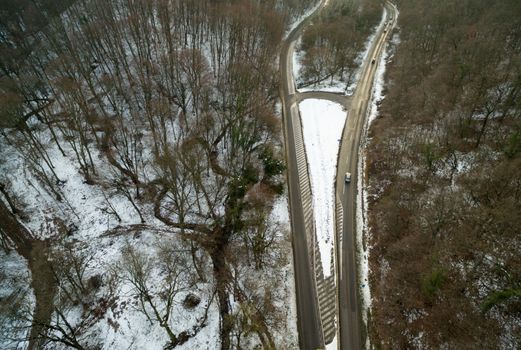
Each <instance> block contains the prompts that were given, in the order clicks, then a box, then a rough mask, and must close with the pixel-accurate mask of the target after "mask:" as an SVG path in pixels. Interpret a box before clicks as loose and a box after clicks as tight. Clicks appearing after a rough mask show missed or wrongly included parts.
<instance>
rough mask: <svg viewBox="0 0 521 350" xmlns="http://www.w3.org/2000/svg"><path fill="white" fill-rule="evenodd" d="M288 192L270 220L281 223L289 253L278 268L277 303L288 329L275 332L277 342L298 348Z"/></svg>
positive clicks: (291, 347)
mask: <svg viewBox="0 0 521 350" xmlns="http://www.w3.org/2000/svg"><path fill="white" fill-rule="evenodd" d="M287 194H288V192H287V191H286V192H285V194H284V195H283V196H280V197H279V198H278V199H277V200H276V201H275V203H274V205H273V209H272V211H271V214H270V218H269V222H270V223H278V224H279V225H280V231H279V234H281V235H282V237H281V238H282V239H283V242H285V248H286V249H284V251H285V252H287V253H288V256H287V264H285V265H284V266H282V267H281V268H280V269H279V270H278V281H277V282H279V281H280V284H279V287H278V288H277V289H276V291H277V293H279V298H278V299H279V300H281V301H282V303H281V304H280V305H277V306H278V307H279V309H280V310H284V311H283V312H284V313H285V318H286V329H285V330H284V329H281V330H280V331H281V332H280V333H279V332H276V333H275V334H274V336H275V339H276V344H278V345H279V346H280V347H283V348H285V349H298V330H297V300H296V293H295V277H294V267H293V254H292V248H291V238H290V237H289V236H290V232H291V225H290V221H289V220H290V219H289V205H288V197H287Z"/></svg>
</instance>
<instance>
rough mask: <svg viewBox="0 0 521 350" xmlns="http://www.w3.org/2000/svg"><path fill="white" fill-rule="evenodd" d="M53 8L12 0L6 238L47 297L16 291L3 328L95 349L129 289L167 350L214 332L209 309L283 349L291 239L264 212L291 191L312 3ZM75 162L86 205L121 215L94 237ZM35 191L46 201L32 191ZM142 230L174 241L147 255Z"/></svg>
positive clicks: (4, 42)
mask: <svg viewBox="0 0 521 350" xmlns="http://www.w3.org/2000/svg"><path fill="white" fill-rule="evenodd" d="M57 3H58V2H56V1H8V2H6V3H5V4H4V3H2V6H1V7H2V8H1V9H0V10H1V12H0V14H1V17H2V20H1V31H0V34H1V35H0V45H1V46H0V71H1V73H0V128H1V129H0V131H1V136H0V139H1V145H2V148H3V150H2V151H1V152H0V159H1V161H0V166H1V167H2V169H3V170H2V171H0V190H1V193H2V195H1V198H2V199H1V200H0V209H1V212H0V217H1V219H0V227H1V230H0V243H1V247H2V249H3V250H4V251H5V252H8V251H10V250H12V249H16V251H18V253H20V254H21V255H22V256H24V257H25V258H27V261H28V264H29V268H30V270H31V273H32V281H31V282H30V283H31V285H32V287H33V288H34V291H35V303H36V307H35V308H34V313H33V311H32V308H31V307H29V306H28V305H27V303H26V301H25V299H24V298H22V297H21V295H22V294H23V293H22V292H21V291H20V290H17V291H16V292H15V293H13V294H11V295H8V296H5V295H3V296H2V298H1V300H0V301H1V308H0V310H1V311H2V312H1V317H0V321H2V322H3V326H2V332H0V333H1V334H0V335H2V336H6V337H10V338H11V340H12V343H11V346H13V347H15V346H16V344H18V343H19V342H20V341H22V340H23V339H17V336H16V334H17V333H9V332H10V331H11V330H12V329H10V328H9V327H11V326H12V327H17V326H18V327H22V328H23V327H24V325H25V327H27V325H32V327H31V329H30V332H29V333H28V337H29V348H31V349H33V348H40V347H42V346H43V347H47V348H49V349H50V348H52V349H55V348H56V347H57V346H66V347H72V348H76V349H86V348H98V347H100V346H103V344H102V343H100V342H101V341H102V339H99V338H97V336H96V334H95V333H94V334H93V333H92V332H93V331H92V329H94V328H95V325H96V324H97V322H98V321H100V320H101V319H103V317H104V316H105V314H106V312H107V310H108V309H112V310H114V308H117V306H118V302H117V299H118V295H117V290H118V286H120V285H125V286H127V287H128V288H127V289H128V290H130V292H129V293H131V295H132V296H133V297H134V298H135V300H136V308H137V309H138V310H139V311H140V312H142V313H143V314H144V315H145V316H146V319H147V320H148V321H149V322H150V323H155V324H158V325H159V326H160V327H161V329H163V330H164V332H165V334H166V335H167V336H168V338H167V339H168V344H167V345H166V346H167V347H169V348H174V347H176V346H177V345H179V344H183V343H184V342H186V341H187V340H188V339H189V338H191V337H194V336H195V335H196V334H197V333H198V332H199V331H200V330H201V329H202V328H204V327H205V326H206V324H207V317H208V308H210V305H211V304H214V305H218V307H217V308H216V309H217V310H218V315H219V316H218V317H219V318H220V322H219V327H218V328H219V332H220V335H219V336H218V338H219V339H220V346H221V348H222V349H230V348H241V347H251V346H253V345H252V344H261V345H262V346H263V347H266V348H273V347H275V346H276V344H275V339H274V336H273V332H274V331H280V330H281V329H283V328H281V327H282V326H281V325H282V324H283V323H284V321H283V318H282V317H283V316H282V314H281V313H280V309H277V308H276V307H275V306H274V305H275V303H276V302H279V303H280V302H281V300H277V298H278V297H279V296H278V294H276V293H275V290H274V288H273V285H274V284H275V283H276V282H274V281H271V282H270V280H269V278H270V275H271V274H273V273H274V272H276V271H278V268H279V264H281V263H283V262H284V260H287V259H288V256H289V255H290V251H289V249H288V248H289V246H288V245H287V244H285V242H286V239H287V238H285V237H286V234H287V232H281V229H280V228H279V227H276V226H274V224H273V223H272V222H270V221H269V220H268V218H269V213H270V210H271V208H272V205H273V202H274V200H275V198H276V197H277V196H279V195H281V194H282V193H283V192H284V189H285V186H284V182H283V181H284V180H283V179H284V178H283V172H284V168H285V167H284V162H283V159H282V157H281V154H282V152H281V148H280V142H281V140H280V135H281V134H280V120H279V119H278V117H277V116H276V112H275V103H276V101H277V98H278V86H279V82H278V72H277V64H276V63H277V56H278V48H279V46H280V43H281V40H282V37H283V34H284V31H285V28H286V27H287V25H288V24H289V23H290V22H291V21H292V20H294V19H295V18H296V17H297V16H298V15H299V14H301V13H303V12H304V10H305V9H306V8H307V7H308V5H310V4H309V3H310V2H306V1H255V0H229V1H228V0H225V1H213V0H191V1H173V0H157V1H148V0H142V1H140V0H138V1H135V0H117V1H105V0H79V1H75V2H74V3H73V4H69V3H65V2H63V3H62V2H60V4H61V5H59V7H57ZM69 5H70V6H69ZM13 159H17V161H19V160H20V159H22V160H21V161H20V163H16V164H20V167H22V168H23V169H24V172H25V173H24V174H25V176H27V179H30V181H29V180H27V181H28V183H27V185H20V184H23V181H22V179H20V176H19V173H17V172H16V171H15V170H16V166H14V167H13V165H12V164H11V163H12V162H14V160H13ZM10 162H11V163H10ZM63 164H72V166H73V167H74V169H75V171H76V172H77V176H76V177H81V181H80V182H83V185H88V186H90V187H89V188H91V190H90V192H89V193H92V197H89V196H87V197H88V198H87V199H85V195H84V196H83V198H80V199H82V200H83V201H84V202H83V204H82V206H84V207H85V208H87V209H88V208H89V207H93V206H96V207H97V209H95V210H97V211H99V213H100V214H99V215H100V216H101V215H103V217H105V216H106V217H108V220H109V221H108V224H107V226H108V227H106V228H105V229H104V230H102V231H100V232H97V233H95V234H94V235H91V236H89V237H85V236H83V231H82V229H83V227H84V226H88V225H86V224H85V220H86V212H83V211H82V209H81V208H80V209H78V206H76V205H75V202H76V201H77V198H75V196H78V195H79V194H75V193H74V192H72V193H71V190H70V186H72V184H71V181H69V182H68V183H67V182H66V181H64V179H63V178H60V175H59V174H60V171H62V170H63V169H62V168H63ZM7 169H12V170H9V171H7ZM21 181H22V182H21ZM33 188H34V189H35V191H36V192H35V193H37V194H38V196H37V198H39V200H40V201H43V202H44V203H45V208H42V204H41V203H42V202H40V204H39V208H35V207H31V203H33V202H32V200H33V199H34V198H24V197H23V194H24V193H28V192H27V191H28V190H32V189H33ZM94 194H96V195H94ZM89 195H90V194H89ZM31 197H32V196H31ZM35 198H36V195H35ZM41 198H44V199H41ZM89 201H90V202H89ZM122 203H124V204H122ZM122 207H126V208H127V209H128V210H127V211H129V212H131V214H129V215H130V216H132V217H133V218H134V220H137V223H136V222H134V223H132V224H128V223H127V222H126V219H125V217H126V216H127V217H128V216H129V215H127V214H125V213H123V211H122V209H121V208H122ZM42 212H45V220H46V221H45V223H44V224H42V226H41V230H40V229H34V228H33V229H31V228H32V227H34V226H35V224H34V222H35V221H36V220H38V219H39V217H40V216H41V213H42ZM124 214H125V215H126V216H125V215H124ZM111 222H112V224H111ZM20 223H25V224H26V225H20ZM142 232H149V233H152V234H153V235H157V236H158V237H159V238H161V239H160V241H161V243H159V244H158V245H157V246H154V247H152V248H150V249H149V251H148V252H143V251H142V250H143V249H141V250H140V249H139V248H140V247H141V246H145V244H144V243H140V241H139V239H140V237H141V236H140V235H141V233H142ZM108 235H112V236H114V237H125V236H126V237H128V239H129V240H130V242H131V243H129V242H128V241H127V243H126V244H125V245H124V247H123V248H122V249H121V251H120V252H119V253H121V258H120V260H118V261H113V262H112V264H111V265H110V266H101V267H100V266H98V267H97V268H98V270H96V271H93V266H95V265H96V264H97V262H96V261H95V260H96V259H94V258H93V254H94V253H89V252H92V250H93V249H94V248H93V244H95V242H96V241H97V240H98V239H100V240H101V239H102V237H106V236H108ZM143 235H144V233H143ZM111 244H112V243H111ZM89 248H90V250H89ZM94 250H96V249H94ZM100 269H101V270H100ZM0 272H1V271H0ZM158 281H159V282H158ZM212 281H213V282H212ZM264 281H267V283H264V284H263V282H264ZM208 282H211V283H212V285H213V289H212V288H211V290H212V291H211V292H209V293H206V294H204V293H202V292H201V293H200V295H199V296H197V295H192V296H190V295H188V296H187V298H186V299H184V302H183V305H184V306H185V308H186V309H190V308H193V307H195V306H196V305H198V304H199V302H201V301H200V299H201V296H202V298H206V299H207V300H204V305H207V307H206V310H202V314H201V315H200V317H197V320H196V322H194V323H193V324H189V325H187V327H186V329H185V330H182V331H180V330H176V329H174V327H173V326H172V324H173V323H172V320H175V319H176V318H178V315H176V313H175V311H174V310H177V309H175V308H176V305H177V303H178V299H179V294H180V293H182V292H186V291H187V290H199V289H198V288H199V287H200V286H202V285H206V284H208ZM27 283H29V282H27ZM26 292H27V291H26ZM29 294H30V293H29ZM198 299H199V300H198ZM279 299H280V298H279ZM232 300H233V303H232ZM138 301H139V302H138ZM282 302H284V301H283V300H282ZM201 305H203V302H201ZM13 306H14V307H13ZM120 306H121V305H120ZM121 307H122V306H121ZM78 310H79V311H78ZM78 312H79V314H80V316H79V317H77V315H78ZM71 314H72V315H74V317H73V316H71ZM20 320H21V321H20ZM24 321H25V323H24ZM17 322H18V323H17ZM27 322H29V323H27ZM109 322H112V324H110V326H111V327H113V328H114V329H116V330H117V328H118V327H119V326H118V325H117V324H115V323H114V321H110V319H109ZM135 327H140V325H135ZM12 331H13V332H14V330H12ZM18 331H20V329H18ZM22 334H23V333H22ZM213 345H214V346H217V345H216V344H213Z"/></svg>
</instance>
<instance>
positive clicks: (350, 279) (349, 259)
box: [336, 3, 397, 350]
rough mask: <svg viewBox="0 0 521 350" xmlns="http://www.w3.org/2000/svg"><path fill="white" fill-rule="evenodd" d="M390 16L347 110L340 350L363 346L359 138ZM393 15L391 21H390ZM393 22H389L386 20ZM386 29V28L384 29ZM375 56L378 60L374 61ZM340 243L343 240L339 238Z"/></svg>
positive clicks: (392, 12)
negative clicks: (347, 179) (358, 240)
mask: <svg viewBox="0 0 521 350" xmlns="http://www.w3.org/2000/svg"><path fill="white" fill-rule="evenodd" d="M385 6H386V8H387V19H386V24H385V25H384V27H383V28H380V29H379V33H378V34H377V38H376V40H375V41H374V43H373V46H372V47H371V49H370V52H369V54H368V55H367V59H366V61H365V62H364V63H363V70H362V74H361V77H360V81H359V82H358V86H357V88H356V91H355V93H354V95H353V98H352V100H351V105H350V108H349V109H348V114H347V116H348V118H347V122H346V126H345V128H344V132H343V135H342V143H341V146H340V156H339V162H338V165H337V178H336V194H337V196H338V198H341V200H342V204H343V209H344V212H343V239H342V243H341V246H340V247H337V251H336V253H337V261H339V264H337V265H338V267H337V268H338V270H337V273H338V276H339V283H338V305H339V310H338V313H339V315H338V316H339V335H340V342H339V344H340V348H341V349H354V350H355V349H356V350H357V349H361V348H362V346H363V344H364V341H363V339H362V335H361V333H360V328H361V327H360V325H361V323H362V315H361V314H360V310H359V303H358V287H359V284H360V282H358V279H357V269H356V240H355V232H356V231H355V228H356V221H355V220H356V194H357V174H358V170H357V165H358V151H359V146H360V137H361V135H362V130H363V127H364V124H365V118H366V114H367V113H366V112H367V108H368V104H369V102H370V101H369V99H370V97H371V90H372V88H373V81H374V75H375V73H376V68H377V65H378V62H379V60H380V55H381V54H382V53H383V47H384V46H385V45H384V44H385V41H386V40H387V38H388V36H389V35H390V32H391V29H392V27H394V25H395V21H396V14H397V10H396V8H395V7H394V6H393V5H391V4H389V3H386V5H385ZM390 18H392V20H390ZM388 21H390V23H389V24H387V22H388ZM384 28H385V30H384ZM373 59H374V60H375V61H374V63H372V61H373ZM346 172H350V173H351V182H350V183H347V184H346V183H345V182H344V175H345V173H346ZM337 241H338V242H340V240H337Z"/></svg>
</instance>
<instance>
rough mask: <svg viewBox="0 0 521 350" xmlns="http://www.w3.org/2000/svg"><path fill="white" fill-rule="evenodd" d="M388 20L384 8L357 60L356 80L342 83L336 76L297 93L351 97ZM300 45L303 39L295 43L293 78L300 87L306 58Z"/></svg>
mask: <svg viewBox="0 0 521 350" xmlns="http://www.w3.org/2000/svg"><path fill="white" fill-rule="evenodd" d="M386 18H387V10H386V9H385V8H384V10H383V13H382V18H381V19H380V23H378V25H377V26H375V28H374V30H373V32H372V34H371V35H370V36H369V37H368V38H367V41H366V42H365V44H364V50H363V51H361V52H360V53H359V54H358V56H357V57H356V59H355V63H356V67H357V68H355V71H354V74H353V77H354V78H353V79H352V80H351V82H347V83H346V82H345V81H342V80H340V79H339V78H338V77H336V76H335V77H334V78H333V80H331V79H326V80H325V81H323V82H321V83H318V84H314V85H310V86H305V87H300V88H298V89H297V91H298V92H307V91H324V92H334V93H339V94H344V95H347V96H351V95H352V94H353V93H354V91H355V89H356V86H357V84H358V80H360V73H361V71H362V64H363V62H364V61H365V60H366V59H367V56H368V55H369V49H370V48H371V47H372V46H373V43H374V40H375V38H376V34H377V33H378V32H379V31H380V29H381V28H382V26H384V25H385V19H386ZM300 43H301V37H299V39H298V40H297V42H296V43H295V47H296V48H297V49H296V50H295V51H294V52H293V77H294V78H295V82H296V83H297V86H298V85H300V83H302V78H301V75H300V72H301V68H302V60H303V58H304V52H303V51H301V50H299V49H298V48H299V47H300ZM347 84H349V85H347Z"/></svg>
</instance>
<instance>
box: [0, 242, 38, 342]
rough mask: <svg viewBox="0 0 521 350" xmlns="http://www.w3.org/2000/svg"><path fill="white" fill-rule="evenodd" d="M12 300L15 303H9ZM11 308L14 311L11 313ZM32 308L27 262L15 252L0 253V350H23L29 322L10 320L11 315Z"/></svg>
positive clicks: (1, 251) (32, 300)
mask: <svg viewBox="0 0 521 350" xmlns="http://www.w3.org/2000/svg"><path fill="white" fill-rule="evenodd" d="M12 298H14V299H12ZM11 307H14V308H15V310H12V309H11ZM25 307H27V308H28V309H29V310H32V309H33V308H34V294H33V291H32V288H31V271H30V270H29V267H28V266H27V262H26V260H25V259H24V258H22V257H21V256H20V255H18V253H16V251H14V250H12V251H10V252H9V253H6V252H5V251H4V250H2V249H0V349H24V348H25V347H26V345H27V344H26V341H25V340H23V339H24V338H25V335H26V334H27V332H28V330H29V328H28V326H29V325H30V322H28V321H27V322H24V321H22V320H20V319H16V317H10V315H12V313H10V312H9V311H8V310H11V311H12V312H14V313H16V312H22V313H23V310H22V309H23V308H25Z"/></svg>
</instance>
